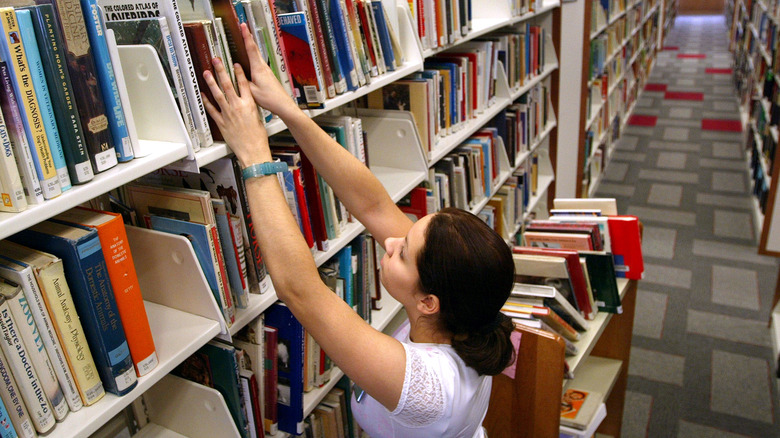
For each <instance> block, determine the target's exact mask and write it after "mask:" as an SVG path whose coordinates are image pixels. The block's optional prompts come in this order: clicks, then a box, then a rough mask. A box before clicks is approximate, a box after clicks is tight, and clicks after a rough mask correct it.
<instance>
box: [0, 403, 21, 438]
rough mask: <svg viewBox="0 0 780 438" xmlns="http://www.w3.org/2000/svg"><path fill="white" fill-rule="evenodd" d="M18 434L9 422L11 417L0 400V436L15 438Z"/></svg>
mask: <svg viewBox="0 0 780 438" xmlns="http://www.w3.org/2000/svg"><path fill="white" fill-rule="evenodd" d="M17 436H19V435H18V434H17V433H16V429H14V425H13V424H11V417H10V416H8V410H7V409H6V408H5V404H4V403H3V402H2V401H0V438H16V437H17Z"/></svg>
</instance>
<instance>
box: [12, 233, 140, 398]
mask: <svg viewBox="0 0 780 438" xmlns="http://www.w3.org/2000/svg"><path fill="white" fill-rule="evenodd" d="M9 239H10V240H11V241H12V242H16V243H19V244H22V245H27V246H30V247H32V248H35V249H38V250H41V251H46V252H49V253H51V254H54V255H55V256H57V257H60V258H61V259H62V260H63V265H64V268H65V278H66V279H67V282H68V285H69V286H70V289H71V293H72V296H73V301H74V303H75V305H76V311H77V312H78V315H79V319H80V320H81V321H82V322H83V324H84V326H85V327H86V330H85V335H86V338H87V343H88V344H89V348H90V350H91V351H92V354H93V357H94V360H95V364H96V365H97V369H98V373H99V374H100V379H101V380H102V382H103V386H104V387H105V389H106V391H109V392H111V393H113V394H116V395H124V394H126V393H128V392H130V391H132V390H133V388H135V386H136V384H137V378H136V375H135V371H134V369H133V360H132V358H131V357H130V350H129V348H128V346H127V338H126V337H125V332H124V329H123V328H122V323H121V321H120V320H119V310H118V308H117V305H116V299H115V298H114V293H113V290H112V288H111V282H110V281H109V278H108V272H107V268H106V261H105V259H104V258H103V251H102V249H101V246H100V240H99V238H98V235H97V231H95V230H93V229H91V228H87V227H81V226H69V225H64V224H61V223H56V222H52V221H45V222H41V223H38V224H36V225H33V226H32V227H30V228H28V229H26V230H24V231H21V232H19V233H17V234H15V235H13V236H11V237H9Z"/></svg>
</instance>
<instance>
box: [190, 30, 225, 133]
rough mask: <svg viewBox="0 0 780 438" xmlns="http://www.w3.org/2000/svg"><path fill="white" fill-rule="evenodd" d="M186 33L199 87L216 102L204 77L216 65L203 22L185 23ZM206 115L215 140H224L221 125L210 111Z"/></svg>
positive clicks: (212, 70) (212, 71)
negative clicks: (213, 62) (212, 59)
mask: <svg viewBox="0 0 780 438" xmlns="http://www.w3.org/2000/svg"><path fill="white" fill-rule="evenodd" d="M184 35H185V36H186V38H187V47H189V49H190V54H191V56H192V64H193V65H194V66H195V72H196V75H195V79H196V80H197V81H198V89H200V91H201V92H202V93H203V95H204V96H206V98H207V99H208V100H209V102H212V103H214V96H213V95H212V94H211V89H210V88H209V86H208V84H206V80H205V79H204V78H203V72H205V71H210V72H211V73H212V74H213V73H214V67H213V66H212V65H211V58H212V57H211V50H210V49H209V42H208V39H207V36H206V30H205V29H204V28H203V23H198V22H196V23H184ZM206 116H207V117H208V121H209V129H211V136H212V137H213V138H214V140H215V141H223V140H224V138H223V137H222V133H221V132H220V131H219V127H218V126H217V124H216V123H215V122H214V119H212V118H211V116H210V115H208V113H207V114H206Z"/></svg>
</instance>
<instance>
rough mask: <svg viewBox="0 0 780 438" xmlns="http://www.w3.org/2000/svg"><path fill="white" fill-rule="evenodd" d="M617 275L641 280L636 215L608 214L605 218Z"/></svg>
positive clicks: (640, 252)
mask: <svg viewBox="0 0 780 438" xmlns="http://www.w3.org/2000/svg"><path fill="white" fill-rule="evenodd" d="M607 225H608V226H609V236H610V240H611V244H612V257H613V258H614V259H615V272H616V273H617V276H618V277H625V278H628V279H630V280H641V279H642V277H643V276H644V272H645V263H644V259H643V257H642V239H641V236H640V234H639V219H638V218H637V217H636V216H609V217H608V219H607Z"/></svg>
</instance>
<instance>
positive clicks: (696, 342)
mask: <svg viewBox="0 0 780 438" xmlns="http://www.w3.org/2000/svg"><path fill="white" fill-rule="evenodd" d="M664 45H665V46H677V47H679V50H676V51H675V50H664V51H661V52H658V54H657V55H658V61H657V63H656V65H655V67H654V68H653V71H652V72H651V74H650V79H649V82H652V83H660V84H665V85H667V89H668V90H669V91H693V92H700V93H703V96H704V100H702V101H691V100H670V99H665V94H664V93H660V92H643V93H641V94H640V96H639V99H638V101H637V106H636V109H635V114H641V115H652V116H656V117H658V119H657V124H656V126H654V127H645V126H631V125H628V126H626V128H625V129H624V131H623V136H622V138H621V139H620V140H619V142H618V144H617V145H616V152H615V153H614V155H613V159H612V160H611V161H610V163H609V165H608V166H607V169H606V172H607V173H606V175H609V176H611V178H610V177H608V178H606V181H604V182H603V183H602V185H601V186H600V187H599V191H598V192H597V193H596V196H597V197H599V196H612V197H616V198H617V199H618V210H619V211H620V212H621V213H624V214H632V215H636V216H639V218H640V219H641V220H642V222H643V223H644V226H645V228H644V237H643V239H644V240H643V244H642V249H643V254H644V258H645V278H644V279H643V280H642V281H640V283H639V290H638V292H637V305H636V306H637V307H636V308H637V311H636V315H635V319H634V329H633V340H632V348H631V358H630V362H629V377H628V390H627V392H626V404H625V408H624V412H623V426H622V436H624V437H629V438H634V437H639V438H643V437H663V438H666V437H679V438H687V437H694V438H696V437H704V438H707V437H719V438H720V437H724V438H736V437H778V438H780V419H777V418H776V417H777V416H776V415H775V412H777V411H778V408H780V404H779V403H778V394H777V393H778V390H777V385H776V380H775V379H774V378H773V377H772V375H773V373H774V369H772V365H771V364H772V363H773V362H772V358H771V354H772V353H771V351H772V350H771V347H770V340H769V332H768V329H767V321H768V318H769V313H770V309H769V306H770V305H771V300H772V296H773V293H774V288H775V285H776V280H777V270H778V260H777V259H776V258H773V257H767V256H762V255H759V254H758V252H757V247H756V245H757V242H756V239H757V237H758V235H759V234H760V233H758V232H757V231H756V230H755V229H754V226H755V225H754V220H753V201H752V199H751V195H750V193H749V190H750V186H749V184H748V182H749V175H748V173H747V172H748V170H747V169H748V168H747V165H746V163H745V151H744V146H743V145H744V143H743V142H744V139H743V135H744V134H743V133H733V132H721V131H709V130H702V120H703V119H717V120H739V118H740V115H739V113H738V107H737V99H736V93H735V91H734V88H733V85H732V79H733V78H732V75H729V74H710V73H707V72H706V69H708V68H732V58H733V55H732V54H731V53H730V52H729V51H728V41H727V30H726V27H725V25H724V20H723V17H722V16H708V17H686V16H680V17H678V18H677V19H676V22H675V25H674V27H673V28H672V31H671V34H670V35H669V36H668V38H667V40H666V41H665V42H664ZM679 53H704V54H705V55H706V58H704V59H678V58H677V55H678V54H679Z"/></svg>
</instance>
